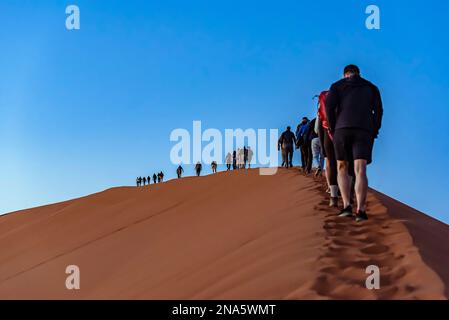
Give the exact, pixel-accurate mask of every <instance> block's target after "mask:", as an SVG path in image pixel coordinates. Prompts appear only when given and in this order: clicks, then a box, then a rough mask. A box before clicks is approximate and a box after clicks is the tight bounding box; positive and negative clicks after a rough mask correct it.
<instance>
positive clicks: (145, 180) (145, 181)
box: [142, 177, 147, 185]
mask: <svg viewBox="0 0 449 320" xmlns="http://www.w3.org/2000/svg"><path fill="white" fill-rule="evenodd" d="M142 181H143V185H145V184H146V183H147V178H145V177H143V179H142Z"/></svg>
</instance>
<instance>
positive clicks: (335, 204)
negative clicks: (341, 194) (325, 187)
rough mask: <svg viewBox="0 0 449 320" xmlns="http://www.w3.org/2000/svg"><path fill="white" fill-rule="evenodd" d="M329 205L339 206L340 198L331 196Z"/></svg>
mask: <svg viewBox="0 0 449 320" xmlns="http://www.w3.org/2000/svg"><path fill="white" fill-rule="evenodd" d="M329 207H334V208H335V207H338V198H336V197H331V198H330V200H329Z"/></svg>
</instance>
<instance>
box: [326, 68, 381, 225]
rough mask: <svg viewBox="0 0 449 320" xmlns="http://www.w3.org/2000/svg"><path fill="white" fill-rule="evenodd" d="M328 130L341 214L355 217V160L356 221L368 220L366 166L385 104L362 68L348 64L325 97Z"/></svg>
mask: <svg viewBox="0 0 449 320" xmlns="http://www.w3.org/2000/svg"><path fill="white" fill-rule="evenodd" d="M326 114H327V119H328V123H329V131H330V133H331V135H333V138H334V140H333V141H334V147H335V155H336V158H337V168H338V185H339V187H340V191H341V195H342V198H343V210H342V211H341V213H340V216H343V217H352V216H353V213H352V206H351V204H350V194H351V185H350V178H349V175H348V168H349V162H353V163H354V172H355V195H356V200H357V214H356V221H363V220H367V219H368V216H367V214H366V195H367V192H368V178H367V174H366V167H367V165H368V164H370V163H371V162H372V151H373V146H374V140H375V139H376V138H377V136H378V134H379V130H380V128H381V126H382V116H383V107H382V99H381V95H380V91H379V89H378V88H377V87H376V86H375V85H374V84H372V83H371V82H369V81H367V80H365V79H363V78H362V77H361V76H360V69H359V68H358V67H357V66H355V65H348V66H346V67H345V69H344V71H343V79H342V80H340V81H337V82H336V83H334V84H333V85H332V86H331V88H330V90H329V94H328V96H327V99H326Z"/></svg>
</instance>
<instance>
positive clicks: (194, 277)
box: [0, 169, 449, 299]
mask: <svg viewBox="0 0 449 320" xmlns="http://www.w3.org/2000/svg"><path fill="white" fill-rule="evenodd" d="M324 196H325V194H324V190H323V184H322V182H321V181H319V180H315V179H314V178H311V177H304V176H302V175H301V174H300V173H299V172H298V170H297V169H290V170H285V169H282V170H279V172H278V173H277V174H276V175H274V176H261V175H259V174H258V170H257V169H254V170H247V171H245V170H239V171H234V172H221V173H218V174H215V175H210V176H206V177H199V178H197V177H187V178H183V179H181V180H172V181H168V182H166V183H162V184H157V185H150V186H146V187H140V188H135V187H118V188H112V189H109V190H106V191H104V192H100V193H96V194H93V195H90V196H87V197H83V198H79V199H74V200H70V201H66V202H62V203H57V204H53V205H48V206H44V207H39V208H33V209H28V210H23V211H19V212H15V213H12V214H9V215H5V216H2V217H0V298H1V299H447V298H448V294H447V288H448V285H449V279H448V276H449V275H448V271H447V270H448V268H447V267H448V261H447V258H444V257H446V254H445V251H444V247H443V245H444V244H441V243H440V241H438V242H434V241H428V240H426V237H427V236H429V235H431V234H433V233H435V232H436V233H437V234H436V235H433V236H434V237H437V238H438V239H444V240H446V243H447V240H448V239H449V234H448V232H449V231H448V226H446V225H444V224H442V223H439V222H436V221H434V220H432V219H431V218H429V217H427V216H425V215H424V214H422V213H419V212H416V211H414V210H413V209H411V208H408V207H406V206H403V205H401V204H398V203H397V202H395V201H394V200H393V199H391V198H388V197H386V196H385V195H382V194H380V193H378V192H376V191H371V192H370V193H369V197H368V211H369V212H370V218H371V219H370V220H369V221H368V222H366V223H363V224H356V223H355V222H351V221H350V220H346V219H342V218H338V217H336V215H335V213H336V210H335V209H330V208H328V207H327V204H326V201H324ZM429 221H430V222H429ZM430 227H431V228H432V229H430ZM445 259H446V260H445ZM72 264H75V265H77V266H79V267H80V270H81V290H67V289H66V288H65V279H66V277H67V275H66V274H65V268H66V266H68V265H72ZM370 264H375V265H378V266H379V267H380V270H381V289H380V290H368V289H366V288H365V279H366V277H367V274H366V273H365V268H366V266H368V265H370Z"/></svg>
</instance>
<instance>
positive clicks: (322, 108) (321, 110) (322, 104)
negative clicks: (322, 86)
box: [318, 91, 329, 130]
mask: <svg viewBox="0 0 449 320" xmlns="http://www.w3.org/2000/svg"><path fill="white" fill-rule="evenodd" d="M328 94H329V91H323V92H321V93H320V95H319V97H318V115H319V116H320V120H321V124H322V125H323V128H324V129H326V130H328V129H329V124H328V123H327V115H326V98H327V95H328Z"/></svg>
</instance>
